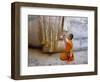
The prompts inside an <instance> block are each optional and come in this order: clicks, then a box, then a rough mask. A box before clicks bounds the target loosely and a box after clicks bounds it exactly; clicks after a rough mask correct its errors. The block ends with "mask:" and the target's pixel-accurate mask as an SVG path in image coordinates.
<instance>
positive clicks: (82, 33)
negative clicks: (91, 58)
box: [64, 17, 88, 50]
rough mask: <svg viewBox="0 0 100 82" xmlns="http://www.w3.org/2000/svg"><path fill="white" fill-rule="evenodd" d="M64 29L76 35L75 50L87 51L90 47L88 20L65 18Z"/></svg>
mask: <svg viewBox="0 0 100 82" xmlns="http://www.w3.org/2000/svg"><path fill="white" fill-rule="evenodd" d="M64 21H65V22H64V29H65V30H67V31H68V32H70V33H72V34H73V35H74V39H73V44H74V49H75V50H84V49H87V45H88V18H87V17H64Z"/></svg>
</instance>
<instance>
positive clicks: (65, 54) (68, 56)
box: [60, 40, 74, 62]
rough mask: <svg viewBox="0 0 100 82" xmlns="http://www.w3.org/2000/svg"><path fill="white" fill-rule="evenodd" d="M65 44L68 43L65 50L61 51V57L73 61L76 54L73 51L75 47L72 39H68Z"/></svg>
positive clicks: (63, 59)
mask: <svg viewBox="0 0 100 82" xmlns="http://www.w3.org/2000/svg"><path fill="white" fill-rule="evenodd" d="M65 45H66V48H65V51H64V52H63V53H61V55H60V59H61V60H62V61H67V62H70V61H73V60H74V55H73V53H72V48H73V43H72V40H67V41H66V43H65Z"/></svg>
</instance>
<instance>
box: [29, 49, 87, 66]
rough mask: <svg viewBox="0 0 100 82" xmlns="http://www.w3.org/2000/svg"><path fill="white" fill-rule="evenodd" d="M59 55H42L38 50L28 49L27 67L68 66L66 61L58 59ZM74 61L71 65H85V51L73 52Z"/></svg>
mask: <svg viewBox="0 0 100 82" xmlns="http://www.w3.org/2000/svg"><path fill="white" fill-rule="evenodd" d="M59 56H60V53H54V54H44V53H43V52H42V51H41V50H39V49H32V48H29V55H28V66H52V65H68V64H67V63H66V61H61V60H60V59H59ZM74 56H75V60H74V61H73V62H72V63H71V64H75V65H77V64H87V63H88V59H87V58H88V56H87V50H84V51H83V50H82V51H75V52H74Z"/></svg>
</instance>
